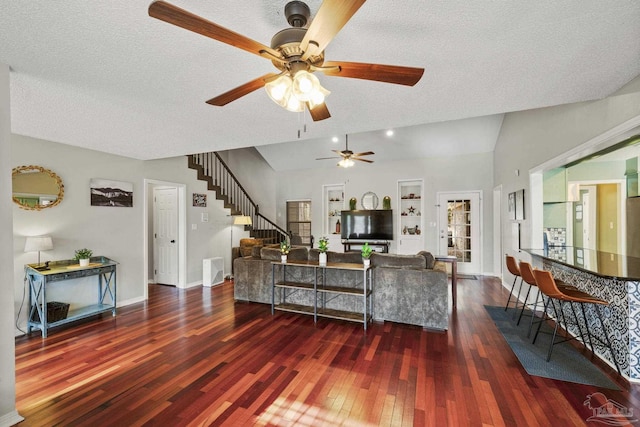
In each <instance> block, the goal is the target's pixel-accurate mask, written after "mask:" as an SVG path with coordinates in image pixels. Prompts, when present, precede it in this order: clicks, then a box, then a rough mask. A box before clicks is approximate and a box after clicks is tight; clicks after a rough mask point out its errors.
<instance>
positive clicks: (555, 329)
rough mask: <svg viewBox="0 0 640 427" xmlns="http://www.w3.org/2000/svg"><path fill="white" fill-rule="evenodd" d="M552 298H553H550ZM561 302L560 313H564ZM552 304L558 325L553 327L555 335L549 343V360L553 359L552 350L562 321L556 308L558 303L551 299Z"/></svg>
mask: <svg viewBox="0 0 640 427" xmlns="http://www.w3.org/2000/svg"><path fill="white" fill-rule="evenodd" d="M549 299H551V298H549ZM559 302H560V314H561V315H562V301H559ZM551 306H552V307H553V312H554V313H555V315H556V326H555V328H553V335H552V336H551V343H550V344H549V351H548V352H547V362H548V361H549V360H551V352H552V351H553V346H554V343H555V342H556V335H557V334H558V325H559V323H560V322H561V320H560V316H558V311H557V310H556V305H555V304H554V302H553V301H551Z"/></svg>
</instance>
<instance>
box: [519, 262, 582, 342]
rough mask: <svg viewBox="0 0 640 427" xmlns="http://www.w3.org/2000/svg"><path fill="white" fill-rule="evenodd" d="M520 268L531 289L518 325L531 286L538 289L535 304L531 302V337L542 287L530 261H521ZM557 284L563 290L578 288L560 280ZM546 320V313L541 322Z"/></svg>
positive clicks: (529, 333) (523, 278) (528, 333)
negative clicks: (537, 281)
mask: <svg viewBox="0 0 640 427" xmlns="http://www.w3.org/2000/svg"><path fill="white" fill-rule="evenodd" d="M518 268H519V269H520V275H521V276H522V280H524V282H525V283H526V284H527V285H529V289H528V290H527V296H526V297H525V298H524V301H525V303H524V304H523V305H522V309H521V310H520V317H518V323H517V324H518V325H519V324H520V320H521V319H522V315H523V314H524V309H525V306H526V302H527V300H528V299H529V294H530V292H531V288H533V287H535V288H536V289H538V292H537V293H536V300H535V302H534V303H533V304H529V306H530V307H533V308H532V313H531V321H530V322H529V331H528V332H527V338H529V336H530V335H531V329H532V328H533V323H534V322H533V318H534V317H535V313H536V309H537V308H538V298H540V295H541V292H540V288H538V284H537V283H536V278H535V276H534V275H533V267H532V266H531V264H529V263H528V262H524V261H520V264H519V265H518ZM555 282H556V285H557V286H558V289H559V290H561V291H564V290H565V289H567V290H569V289H573V290H576V291H577V290H578V288H576V287H575V286H572V285H569V284H566V283H564V282H562V281H560V280H556V281H555ZM541 302H543V300H542V299H541ZM543 321H544V315H543V316H542V320H540V322H543Z"/></svg>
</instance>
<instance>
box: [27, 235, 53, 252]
mask: <svg viewBox="0 0 640 427" xmlns="http://www.w3.org/2000/svg"><path fill="white" fill-rule="evenodd" d="M51 249H53V241H52V240H51V236H28V237H27V240H26V241H25V242H24V251H25V252H40V251H50V250H51Z"/></svg>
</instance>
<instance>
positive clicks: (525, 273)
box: [517, 261, 544, 338]
mask: <svg viewBox="0 0 640 427" xmlns="http://www.w3.org/2000/svg"><path fill="white" fill-rule="evenodd" d="M518 268H519V269H520V276H521V277H522V280H523V281H524V282H525V283H526V284H527V285H529V289H528V290H527V296H525V297H524V304H522V309H521V310H520V316H519V317H518V323H517V324H518V325H519V324H520V320H522V315H523V314H524V308H525V307H526V305H527V300H528V299H529V294H530V293H531V288H533V287H535V288H536V289H538V292H537V293H536V299H535V302H534V303H533V305H532V311H531V321H530V322H529V331H528V332H527V338H529V335H531V328H532V327H533V318H534V317H535V314H536V309H537V308H538V298H540V289H539V288H538V285H537V284H536V278H535V277H534V275H533V267H531V264H529V263H528V262H524V261H520V264H519V265H518ZM543 317H544V316H543Z"/></svg>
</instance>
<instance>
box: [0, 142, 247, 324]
mask: <svg viewBox="0 0 640 427" xmlns="http://www.w3.org/2000/svg"><path fill="white" fill-rule="evenodd" d="M11 139H12V147H13V151H14V156H13V161H12V162H11V164H10V167H9V170H10V169H11V168H12V167H15V166H20V165H30V164H35V165H39V166H43V167H46V168H48V169H51V170H52V171H54V172H55V173H57V174H58V175H59V176H60V178H61V179H62V181H63V184H64V187H65V195H64V199H63V201H62V203H60V204H59V205H58V206H56V207H54V208H51V209H44V210H42V211H26V210H23V209H20V208H19V207H18V206H16V205H14V204H11V206H10V207H9V210H10V211H12V212H13V216H14V218H13V241H12V243H13V246H14V249H13V251H12V259H13V261H12V266H13V270H12V271H13V272H14V275H15V278H14V279H12V280H11V281H10V282H11V283H13V284H14V286H13V293H12V298H11V299H12V300H13V301H14V304H13V306H12V307H13V310H12V311H13V312H15V313H18V312H19V311H20V306H21V305H23V301H22V298H23V280H22V278H23V276H24V274H23V266H24V264H27V263H32V262H36V260H37V254H35V253H24V252H23V248H24V240H25V237H26V236H28V235H41V234H48V235H51V236H52V238H53V246H54V248H53V250H51V251H46V252H42V254H41V258H42V260H43V261H47V260H60V259H69V258H72V257H73V255H74V250H75V249H78V248H80V247H88V248H90V249H92V250H93V252H94V254H95V255H104V256H107V257H109V258H113V259H114V260H116V261H118V262H119V265H118V304H119V305H123V304H128V303H133V302H137V301H141V300H143V299H144V296H145V295H146V293H145V290H146V285H147V284H146V283H144V273H145V268H146V267H147V266H145V264H144V250H145V245H147V244H148V243H147V242H144V226H145V218H144V215H143V211H144V209H143V208H144V206H143V204H145V203H150V202H149V200H145V199H144V197H143V194H144V180H145V178H146V179H151V180H159V181H165V182H166V181H168V182H173V183H178V184H184V185H186V198H187V209H186V211H187V217H186V222H187V232H186V242H187V260H186V261H187V265H186V282H187V285H198V284H200V283H201V282H202V259H203V258H210V257H223V258H224V259H225V263H226V266H225V271H227V272H230V267H231V264H230V254H231V249H230V247H231V246H230V245H231V221H232V219H231V217H230V216H229V209H224V207H223V203H222V202H221V201H218V200H216V199H215V193H214V192H212V191H208V190H207V188H206V183H205V182H204V181H198V180H197V179H196V177H197V173H196V171H195V170H192V169H188V168H187V158H186V156H184V157H176V158H170V159H162V160H154V161H140V160H135V159H129V158H125V157H120V156H114V155H110V154H105V153H101V152H97V151H92V150H86V149H80V148H77V147H72V146H68V145H64V144H57V143H54V142H51V141H42V140H38V139H35V138H29V137H24V136H20V135H12V137H11ZM91 178H109V179H116V180H120V181H127V182H131V183H133V187H134V198H133V207H132V208H111V207H92V206H90V194H89V180H90V179H91ZM193 193H206V194H207V195H208V197H207V207H206V208H198V207H193V206H192V194H193ZM203 212H206V213H208V214H209V221H208V222H206V223H205V222H202V221H201V214H202V213H203ZM149 219H150V218H147V220H149ZM9 223H10V222H9ZM192 225H195V229H193V227H192ZM243 235H244V232H243V230H242V229H241V228H239V227H236V228H235V229H234V240H236V241H237V240H238V239H239V238H240V237H242V236H243ZM150 253H151V254H152V252H150ZM152 261H153V258H152V257H151V258H150V260H149V262H150V263H152ZM150 277H152V276H150ZM88 280H89V279H87V281H88ZM87 281H82V280H78V281H75V282H72V283H71V284H69V283H66V284H65V286H64V287H61V286H58V287H56V286H52V287H51V288H49V289H48V290H47V292H48V298H49V299H51V300H63V301H65V302H68V303H71V304H72V307H73V305H78V306H79V305H84V304H88V303H92V302H93V299H94V298H95V295H93V292H91V291H92V288H91V287H90V286H87ZM69 289H71V292H69ZM25 304H26V302H25ZM11 323H13V320H12V321H11ZM18 323H19V325H20V328H21V329H22V330H25V328H26V313H25V310H24V309H23V310H22V312H21V315H20V319H19V322H18ZM21 333H22V332H21V331H20V330H15V334H21Z"/></svg>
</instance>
